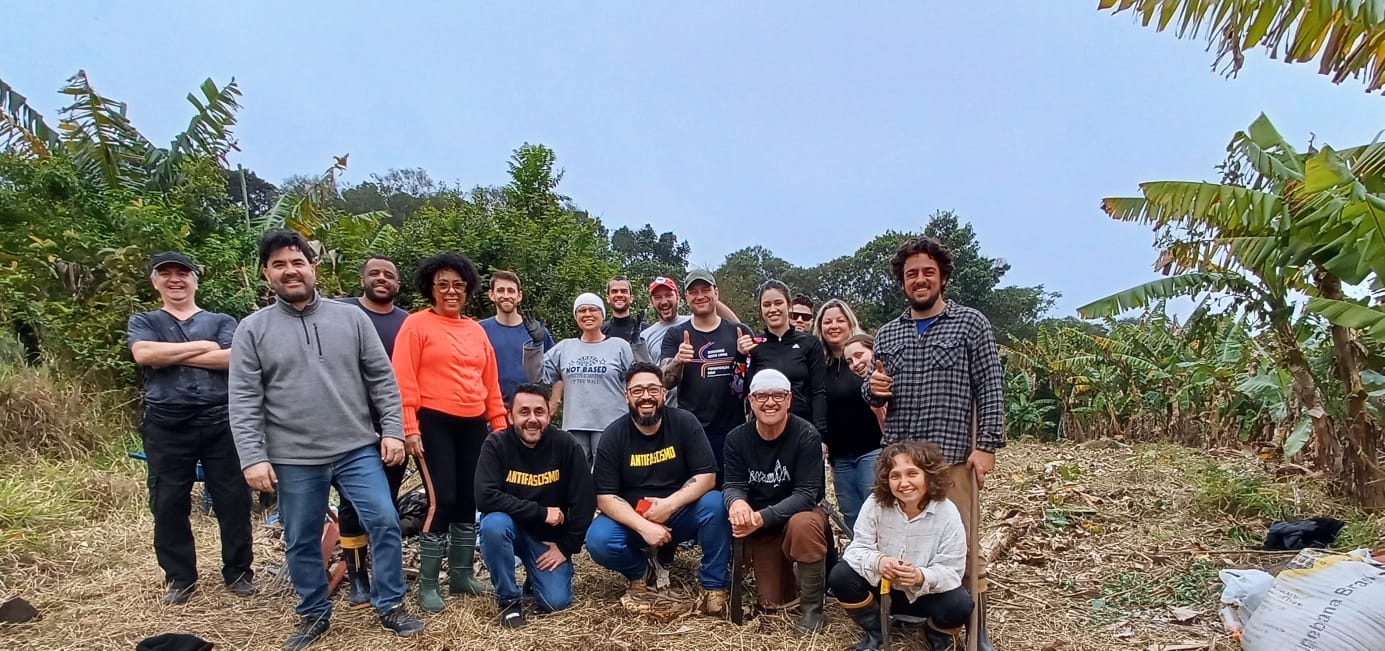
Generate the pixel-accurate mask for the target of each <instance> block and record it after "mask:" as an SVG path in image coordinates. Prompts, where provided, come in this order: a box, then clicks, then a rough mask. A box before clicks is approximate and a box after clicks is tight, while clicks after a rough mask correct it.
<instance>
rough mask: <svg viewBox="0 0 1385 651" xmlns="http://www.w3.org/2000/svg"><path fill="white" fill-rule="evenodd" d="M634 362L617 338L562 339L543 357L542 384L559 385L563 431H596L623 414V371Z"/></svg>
mask: <svg viewBox="0 0 1385 651" xmlns="http://www.w3.org/2000/svg"><path fill="white" fill-rule="evenodd" d="M633 363H635V355H634V353H633V352H631V350H630V344H629V343H628V342H626V341H625V340H624V339H621V338H620V337H606V338H605V339H603V340H602V341H598V342H595V343H588V342H585V341H582V340H581V339H564V340H562V341H560V342H558V345H556V346H554V347H553V348H551V349H549V351H548V352H547V353H545V354H544V356H543V381H544V382H547V383H549V384H552V383H554V382H557V381H559V380H562V382H563V429H565V430H568V431H569V432H571V431H587V432H599V431H601V430H604V429H606V426H607V425H610V424H611V422H612V421H614V420H616V419H618V418H621V417H624V416H625V414H626V413H627V409H628V408H627V406H626V403H625V371H626V369H628V368H630V365H631V364H633Z"/></svg>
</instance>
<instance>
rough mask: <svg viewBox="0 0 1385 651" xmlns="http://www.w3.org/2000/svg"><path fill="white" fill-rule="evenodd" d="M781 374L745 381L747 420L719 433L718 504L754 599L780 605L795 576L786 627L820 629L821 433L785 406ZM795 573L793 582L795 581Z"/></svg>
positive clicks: (769, 372) (823, 547)
mask: <svg viewBox="0 0 1385 651" xmlns="http://www.w3.org/2000/svg"><path fill="white" fill-rule="evenodd" d="M792 400H793V395H792V390H791V389H790V387H789V378H787V377H785V376H784V374H783V373H780V372H779V371H776V370H774V369H764V370H762V371H760V372H759V373H756V374H755V378H754V379H753V380H751V382H750V409H751V411H753V412H755V420H752V421H750V422H748V423H746V424H744V425H741V426H740V427H737V428H736V429H733V430H731V433H730V434H728V435H727V436H726V484H725V487H724V488H723V491H724V492H725V496H726V510H727V513H728V514H729V515H730V519H731V535H732V536H733V537H735V538H742V539H744V540H745V543H744V544H745V550H746V553H747V555H748V556H749V557H750V564H751V568H752V569H753V571H754V572H755V589H756V591H757V592H758V593H759V596H760V602H761V603H762V604H764V605H765V606H767V607H770V608H780V607H783V606H784V605H785V604H787V603H788V602H790V601H792V600H793V597H794V591H795V583H797V592H798V594H797V596H798V606H799V609H800V611H801V613H802V616H801V617H800V618H799V620H798V625H797V626H796V627H795V628H794V631H795V632H797V633H799V634H800V635H802V634H806V633H811V632H814V631H820V630H822V596H823V590H824V589H825V587H826V584H825V580H826V579H825V576H824V574H825V570H826V567H825V563H826V558H827V515H826V514H825V513H823V511H822V509H821V508H820V507H819V506H818V503H819V502H821V501H822V498H823V489H822V480H823V464H822V437H821V436H819V435H818V432H817V430H815V429H813V425H812V424H811V423H809V422H808V421H806V420H803V419H802V418H799V417H797V416H794V415H793V414H790V413H789V407H790V404H789V403H790V402H791V401H792ZM795 578H797V581H796V582H795Z"/></svg>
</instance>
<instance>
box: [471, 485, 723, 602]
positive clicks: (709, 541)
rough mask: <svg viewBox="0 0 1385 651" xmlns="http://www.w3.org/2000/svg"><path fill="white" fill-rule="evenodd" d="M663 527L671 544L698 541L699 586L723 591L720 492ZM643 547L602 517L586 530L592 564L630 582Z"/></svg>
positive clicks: (640, 568) (641, 565) (640, 570)
mask: <svg viewBox="0 0 1385 651" xmlns="http://www.w3.org/2000/svg"><path fill="white" fill-rule="evenodd" d="M664 526H666V527H668V528H669V529H672V530H673V541H672V542H673V544H677V543H680V542H683V541H684V540H692V539H694V538H696V539H697V545H698V546H699V547H701V548H702V569H701V570H699V571H698V575H697V578H698V580H699V582H700V583H701V584H702V587H703V588H704V589H707V590H725V589H726V586H727V584H729V583H730V582H731V581H730V573H731V521H730V520H729V519H727V517H726V505H725V504H723V503H722V498H721V491H707V494H706V495H703V496H702V498H701V499H699V500H697V502H695V503H693V504H689V505H688V506H685V507H683V508H681V509H678V511H677V512H675V513H674V514H673V517H671V518H669V519H668V522H665V523H664ZM646 546H647V545H646V544H645V542H644V538H642V537H640V534H638V533H635V530H634V529H630V528H629V527H626V526H625V525H622V524H620V523H618V522H616V521H615V520H612V519H610V518H608V517H606V516H605V515H598V516H596V520H595V521H593V522H592V526H591V527H590V528H588V529H587V553H588V554H591V557H592V560H593V561H596V564H597V565H600V566H602V567H604V568H607V569H611V570H615V571H617V572H620V573H621V575H622V576H624V577H625V578H626V580H629V581H634V580H635V579H638V578H640V577H642V576H644V570H645V556H644V548H645V547H646ZM487 567H490V565H489V564H487Z"/></svg>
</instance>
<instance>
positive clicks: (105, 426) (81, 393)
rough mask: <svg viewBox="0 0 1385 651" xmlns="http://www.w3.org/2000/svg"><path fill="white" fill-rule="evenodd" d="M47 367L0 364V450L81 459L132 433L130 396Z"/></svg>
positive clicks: (132, 418)
mask: <svg viewBox="0 0 1385 651" xmlns="http://www.w3.org/2000/svg"><path fill="white" fill-rule="evenodd" d="M100 386H102V385H101V384H100V383H98V382H89V381H83V380H81V379H69V378H64V377H60V374H59V373H57V372H56V371H54V370H53V369H52V368H50V367H48V366H39V367H29V366H22V365H19V366H16V365H11V364H6V363H3V362H0V454H4V455H5V456H16V455H18V456H27V455H42V456H43V457H45V458H49V459H69V460H71V459H83V458H86V457H88V456H90V455H91V454H93V453H96V452H99V451H100V450H101V449H102V448H103V447H104V446H106V445H108V444H109V443H110V442H111V441H113V440H115V441H118V440H122V439H124V438H126V437H127V436H129V435H131V434H132V433H133V432H134V431H135V423H134V418H135V414H134V410H133V405H134V404H135V398H134V397H133V396H132V394H131V393H130V392H128V391H121V390H114V389H101V388H99V387H100Z"/></svg>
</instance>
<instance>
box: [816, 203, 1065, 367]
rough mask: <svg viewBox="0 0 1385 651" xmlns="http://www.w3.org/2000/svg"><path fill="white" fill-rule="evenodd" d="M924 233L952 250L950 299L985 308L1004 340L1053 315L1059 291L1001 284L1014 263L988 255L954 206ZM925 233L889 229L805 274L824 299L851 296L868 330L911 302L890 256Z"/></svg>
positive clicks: (1022, 334) (1030, 330)
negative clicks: (902, 289) (891, 267)
mask: <svg viewBox="0 0 1385 651" xmlns="http://www.w3.org/2000/svg"><path fill="white" fill-rule="evenodd" d="M921 234H923V235H927V236H929V237H936V238H938V239H939V240H940V241H942V242H943V244H946V245H947V247H948V249H950V250H951V251H952V262H953V272H952V278H951V279H949V280H948V283H947V298H948V300H955V301H957V302H958V303H961V304H962V305H966V306H968V307H974V308H976V309H978V310H981V312H982V313H984V314H985V315H986V317H987V318H989V319H990V320H991V324H992V325H993V326H994V327H995V330H996V336H997V337H998V339H999V341H1001V342H1006V341H1011V340H1013V339H1016V338H1024V337H1028V336H1033V333H1034V331H1035V327H1036V325H1035V324H1037V322H1038V321H1039V319H1041V318H1043V316H1044V315H1045V314H1047V312H1048V310H1049V308H1051V307H1052V305H1053V302H1054V300H1056V299H1057V297H1058V295H1057V294H1055V293H1052V292H1048V291H1045V290H1044V288H1043V286H1042V285H1039V286H1035V287H1017V286H1005V287H1001V286H1000V281H1001V279H1002V278H1004V277H1005V274H1006V273H1008V272H1009V270H1010V265H1008V264H1006V263H1005V261H1004V260H1001V259H999V258H988V257H986V256H985V255H982V253H981V243H980V241H979V240H978V239H977V237H976V231H975V230H974V229H973V228H972V227H971V224H968V223H965V222H962V221H961V220H960V219H958V217H957V215H956V214H955V213H953V212H951V211H938V212H935V213H933V214H932V215H931V216H930V217H929V219H928V223H927V224H926V225H925V226H924V229H923V231H922V233H921ZM919 235H920V233H918V232H910V233H903V232H898V231H888V232H886V233H884V234H882V235H879V236H877V237H875V238H874V239H872V240H871V241H869V242H867V243H866V244H865V245H864V246H862V247H861V248H859V249H857V250H856V252H855V253H853V254H851V255H847V256H841V257H839V258H835V259H832V260H829V261H827V262H825V263H823V264H821V265H818V266H816V267H813V268H811V269H808V270H806V272H805V274H804V275H805V276H806V277H808V278H811V279H813V281H814V282H813V283H812V285H813V291H811V292H809V294H810V295H811V296H813V297H814V298H815V299H817V300H818V301H819V302H820V301H823V300H826V299H829V298H840V299H842V300H844V301H846V302H847V303H849V304H850V305H851V306H852V309H853V310H855V311H856V316H857V317H858V318H860V319H861V323H862V325H863V326H865V327H866V328H868V329H873V328H876V327H878V326H879V325H880V324H882V323H884V322H885V321H887V320H889V319H893V318H895V317H898V316H899V315H900V314H901V313H902V312H903V311H904V310H905V308H907V307H908V301H907V300H906V299H905V298H904V294H903V292H902V291H901V289H900V286H899V283H898V282H897V281H896V280H895V279H894V276H893V274H892V273H891V271H890V259H891V258H893V257H894V254H895V250H896V249H897V248H898V247H899V244H900V243H901V242H903V241H904V240H906V239H908V238H910V237H918V236H919Z"/></svg>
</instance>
